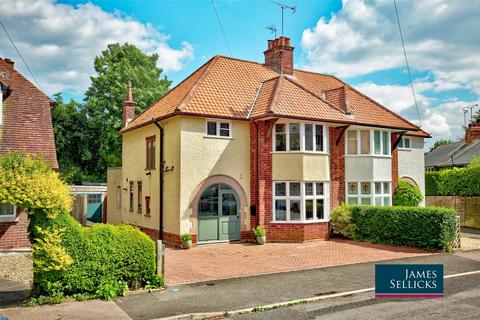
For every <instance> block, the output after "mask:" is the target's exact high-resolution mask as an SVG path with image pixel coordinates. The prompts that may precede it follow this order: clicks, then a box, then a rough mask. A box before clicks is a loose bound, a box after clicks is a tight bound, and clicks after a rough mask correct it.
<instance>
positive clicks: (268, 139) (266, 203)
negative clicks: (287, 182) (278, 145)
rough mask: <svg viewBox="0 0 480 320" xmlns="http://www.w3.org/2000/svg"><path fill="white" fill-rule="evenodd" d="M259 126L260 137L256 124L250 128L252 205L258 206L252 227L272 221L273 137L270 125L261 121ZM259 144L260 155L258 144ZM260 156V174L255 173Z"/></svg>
mask: <svg viewBox="0 0 480 320" xmlns="http://www.w3.org/2000/svg"><path fill="white" fill-rule="evenodd" d="M257 125H258V136H257V132H256V128H255V124H253V123H251V126H250V133H251V135H250V147H251V161H250V164H251V167H250V172H251V174H252V176H251V179H250V181H251V184H252V186H253V188H251V199H252V203H256V204H257V215H256V219H254V218H253V217H252V220H251V222H252V227H254V226H255V224H256V223H258V224H259V225H265V224H268V223H269V222H270V221H271V220H272V153H271V151H272V135H271V133H270V132H269V128H270V123H269V122H266V121H260V122H258V123H257ZM257 143H258V155H257V154H256V153H257V145H256V144H257ZM257 156H258V172H255V169H256V166H257V164H256V161H257ZM256 179H258V201H257V190H256Z"/></svg>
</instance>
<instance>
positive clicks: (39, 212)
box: [0, 153, 159, 304]
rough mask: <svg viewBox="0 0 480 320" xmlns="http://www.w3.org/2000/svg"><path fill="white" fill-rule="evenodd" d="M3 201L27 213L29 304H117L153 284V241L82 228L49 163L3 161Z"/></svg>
mask: <svg viewBox="0 0 480 320" xmlns="http://www.w3.org/2000/svg"><path fill="white" fill-rule="evenodd" d="M0 202H1V203H10V204H13V205H16V206H17V207H20V208H24V209H25V210H26V211H27V212H28V215H29V217H30V223H29V226H28V231H29V236H30V240H31V242H32V250H33V263H34V280H33V282H34V288H33V295H34V298H33V299H32V300H31V301H30V303H31V304H41V303H58V302H61V301H62V300H63V298H64V297H65V296H73V297H80V298H82V299H83V298H86V297H99V298H103V299H107V300H108V299H113V298H114V297H115V296H117V295H121V294H123V293H124V292H125V291H126V290H127V289H128V286H134V287H137V286H138V285H139V284H140V285H142V284H146V282H147V281H152V283H153V285H158V283H159V280H158V279H157V278H158V277H157V276H156V274H155V269H156V261H155V260H156V259H155V245H154V243H153V241H152V240H151V239H150V238H149V237H148V236H147V235H145V234H144V233H142V232H141V231H140V230H138V229H136V228H133V227H131V226H128V225H120V226H113V225H103V224H96V225H94V226H93V227H92V228H84V227H82V226H81V225H80V224H79V223H78V222H77V221H76V220H75V219H74V218H73V217H72V216H70V214H69V212H70V210H71V207H72V198H71V197H70V195H69V187H68V186H67V185H66V184H65V183H64V182H63V181H62V180H61V179H60V178H59V176H58V173H56V172H55V171H53V170H52V169H51V168H50V167H49V165H48V164H47V163H45V162H44V161H43V160H41V159H39V158H35V157H32V156H29V155H24V154H20V153H9V154H7V155H4V156H0Z"/></svg>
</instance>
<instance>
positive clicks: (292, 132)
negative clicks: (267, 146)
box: [273, 122, 327, 152]
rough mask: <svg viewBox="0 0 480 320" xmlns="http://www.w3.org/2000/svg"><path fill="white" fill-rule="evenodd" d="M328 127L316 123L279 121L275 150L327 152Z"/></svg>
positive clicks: (275, 131)
mask: <svg viewBox="0 0 480 320" xmlns="http://www.w3.org/2000/svg"><path fill="white" fill-rule="evenodd" d="M326 146H327V127H325V126H324V125H320V124H315V123H303V122H292V123H277V124H275V128H274V132H273V151H276V152H296V151H299V152H327V148H326Z"/></svg>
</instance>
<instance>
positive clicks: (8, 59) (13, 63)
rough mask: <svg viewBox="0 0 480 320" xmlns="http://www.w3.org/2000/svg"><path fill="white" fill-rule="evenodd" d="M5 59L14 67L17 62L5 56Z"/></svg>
mask: <svg viewBox="0 0 480 320" xmlns="http://www.w3.org/2000/svg"><path fill="white" fill-rule="evenodd" d="M3 61H5V62H6V63H8V64H9V65H10V66H11V67H12V68H13V66H14V65H15V62H14V61H13V60H12V59H10V58H5V59H3Z"/></svg>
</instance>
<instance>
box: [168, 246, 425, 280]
mask: <svg viewBox="0 0 480 320" xmlns="http://www.w3.org/2000/svg"><path fill="white" fill-rule="evenodd" d="M426 254H429V253H428V252H426V251H423V250H419V249H414V248H406V247H393V246H388V245H380V244H370V243H367V242H361V243H359V242H354V241H350V240H343V239H331V240H329V241H316V242H307V243H267V244H265V245H263V246H260V245H256V244H253V243H216V244H204V245H199V246H197V247H194V248H192V249H190V250H182V249H178V248H172V247H167V248H166V249H165V281H166V283H167V285H170V286H171V285H177V284H186V283H195V282H204V281H212V280H220V279H228V278H237V277H245V276H253V275H260V274H268V273H278V272H287V271H295V270H305V269H314V268H322V267H329V266H338V265H345V264H353V263H362V262H371V261H380V260H389V259H397V258H406V257H414V256H421V255H426Z"/></svg>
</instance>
